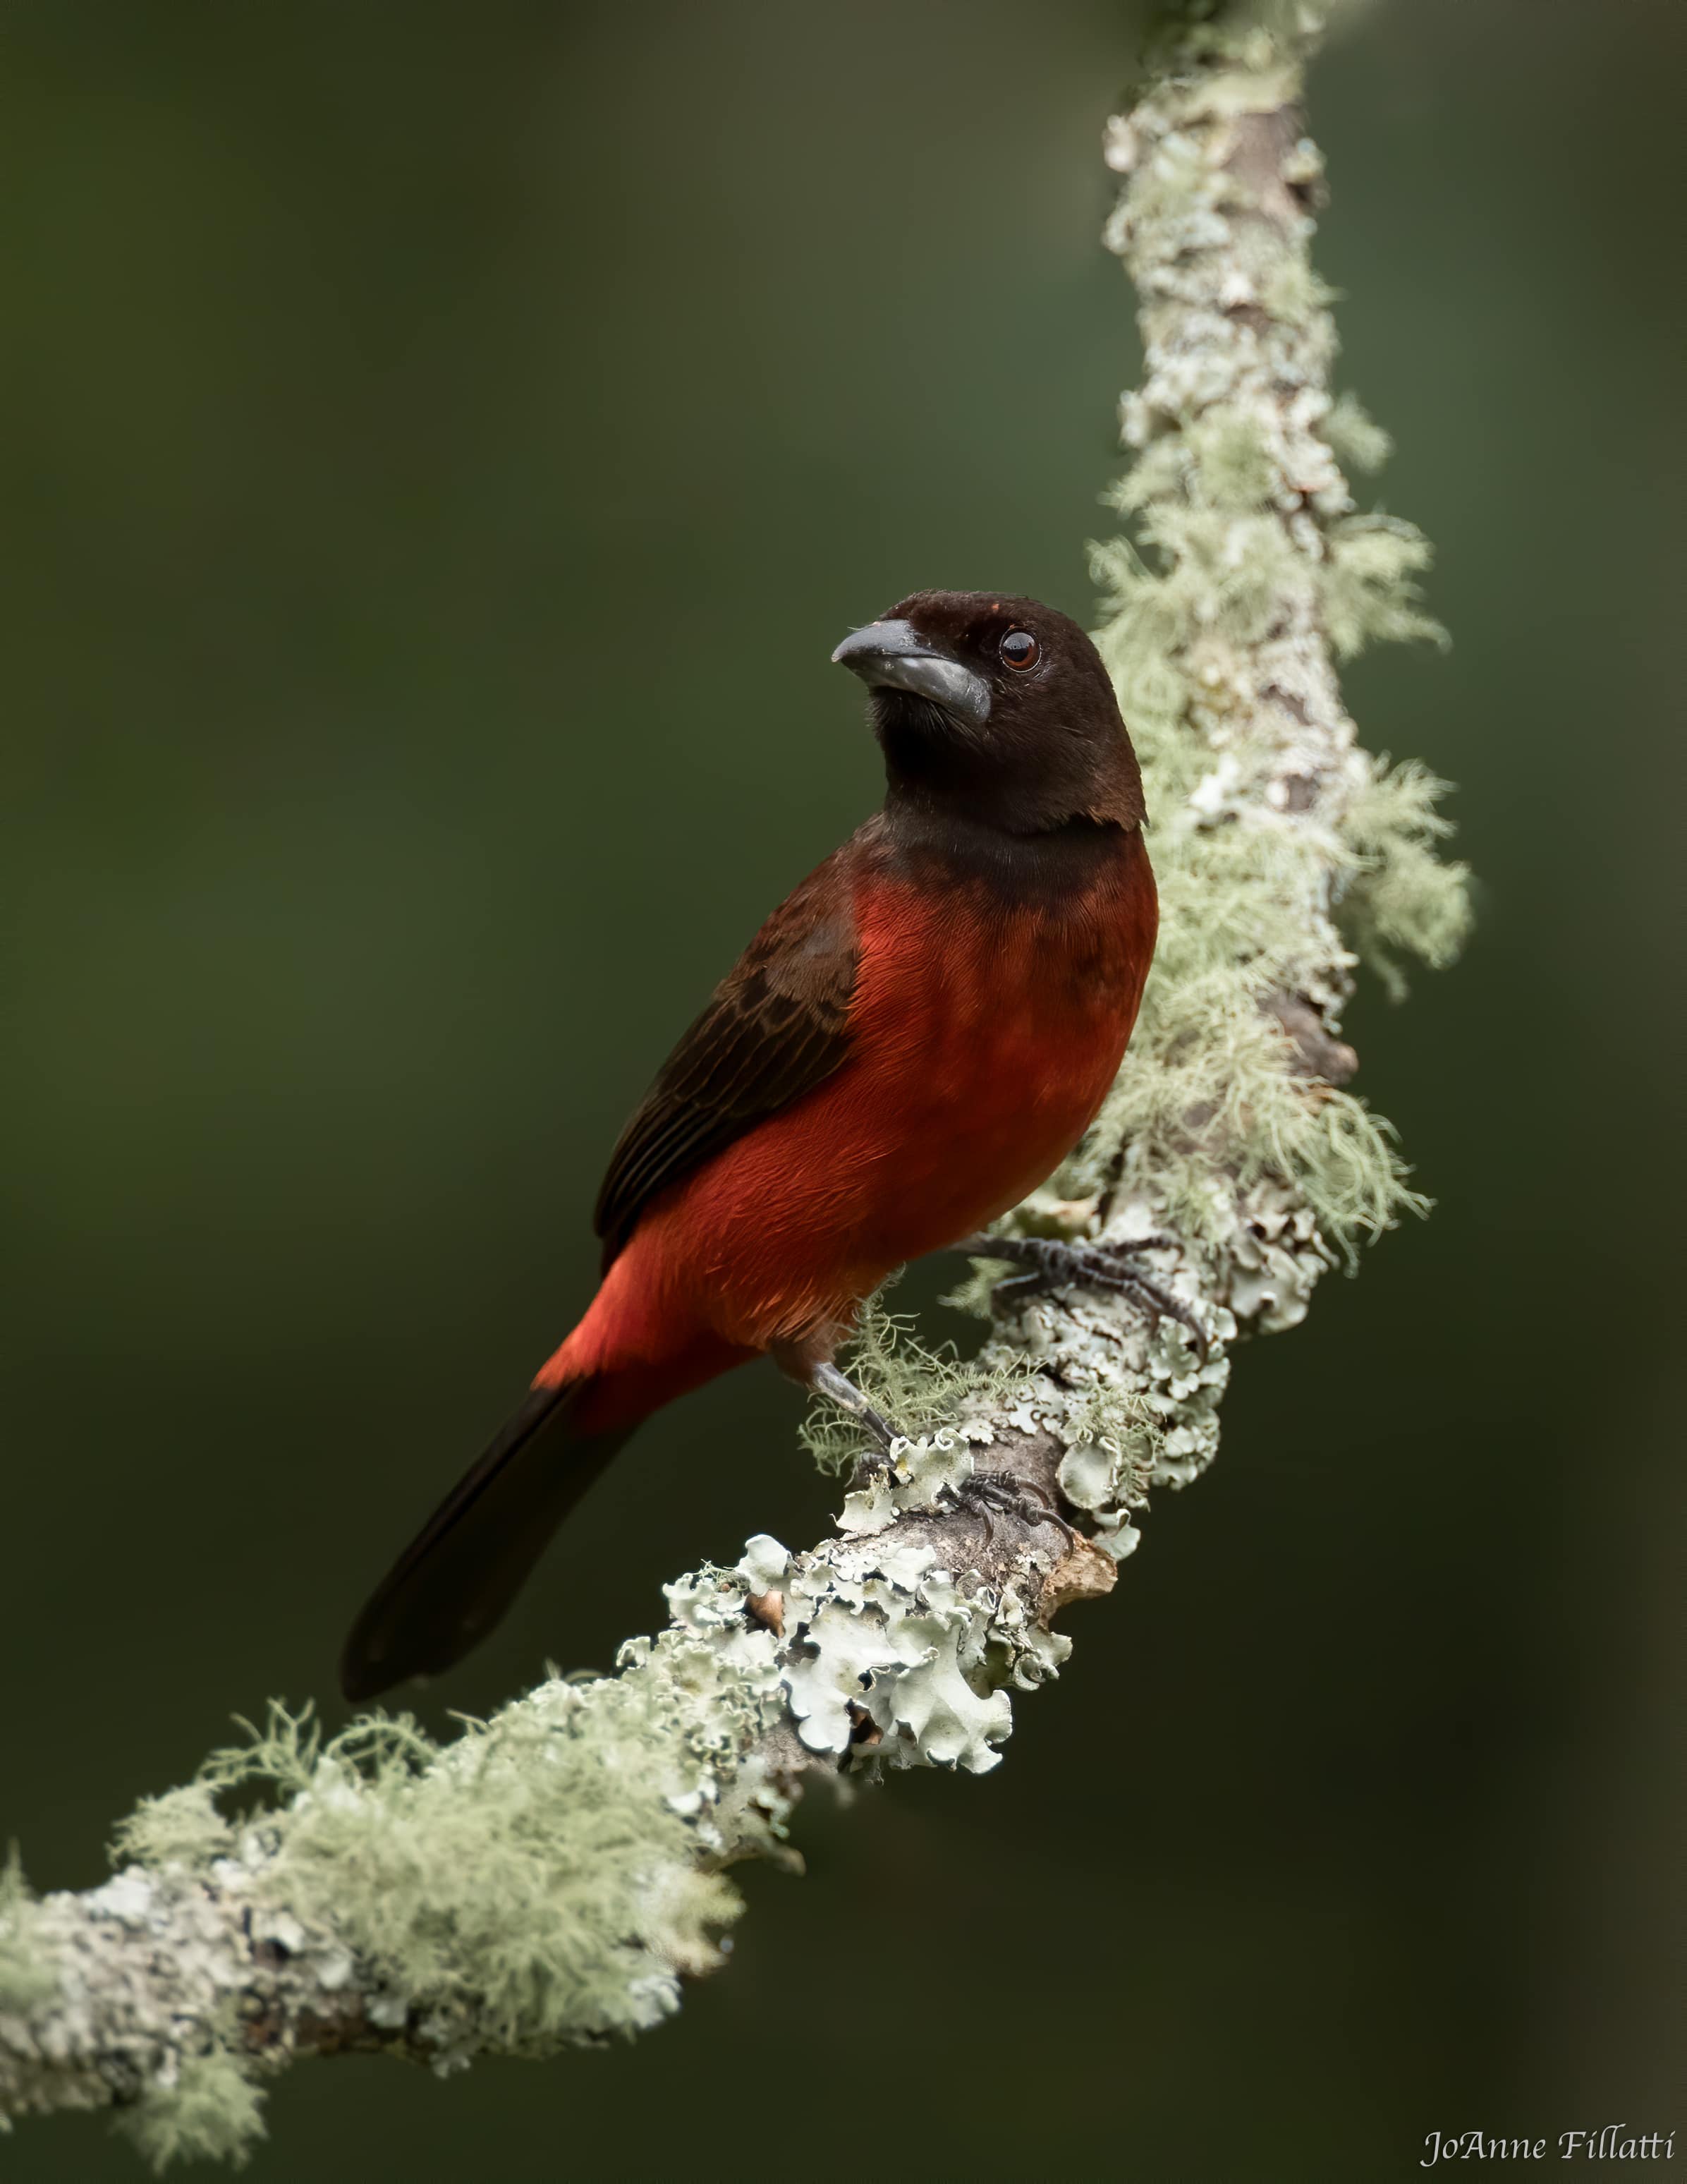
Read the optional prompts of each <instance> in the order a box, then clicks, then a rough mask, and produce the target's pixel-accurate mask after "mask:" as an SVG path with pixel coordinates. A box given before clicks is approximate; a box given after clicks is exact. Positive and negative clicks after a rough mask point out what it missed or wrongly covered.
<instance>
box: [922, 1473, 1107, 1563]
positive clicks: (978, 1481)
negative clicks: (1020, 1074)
mask: <svg viewBox="0 0 1687 2184" xmlns="http://www.w3.org/2000/svg"><path fill="white" fill-rule="evenodd" d="M944 1491H945V1492H946V1493H947V1494H948V1495H949V1497H950V1499H951V1500H952V1501H953V1502H954V1503H955V1507H956V1508H957V1509H964V1508H966V1506H967V1505H968V1503H971V1504H972V1507H974V1508H976V1509H977V1512H978V1513H979V1515H980V1516H981V1517H982V1518H983V1520H984V1535H985V1537H986V1538H987V1539H988V1540H989V1541H991V1542H992V1543H993V1544H994V1540H995V1536H996V1528H995V1525H994V1523H993V1522H992V1521H991V1518H992V1513H994V1514H995V1515H997V1516H1002V1517H1017V1518H1020V1519H1021V1520H1022V1522H1023V1523H1025V1524H1054V1525H1056V1526H1057V1527H1058V1528H1059V1529H1060V1530H1061V1531H1062V1532H1064V1533H1065V1535H1066V1545H1067V1546H1072V1544H1073V1542H1074V1541H1076V1540H1077V1536H1078V1535H1077V1531H1076V1530H1075V1529H1074V1528H1073V1527H1072V1525H1071V1524H1068V1523H1067V1522H1066V1518H1064V1517H1063V1516H1061V1513H1060V1511H1059V1510H1058V1509H1057V1508H1056V1507H1055V1497H1054V1496H1053V1495H1052V1494H1050V1491H1049V1490H1048V1488H1047V1487H1046V1486H1042V1485H1038V1483H1037V1481H1036V1480H1035V1479H1019V1478H1016V1477H1013V1476H1011V1475H1005V1474H1003V1473H1001V1472H999V1471H975V1472H974V1473H973V1474H972V1477H971V1478H970V1479H967V1480H966V1482H965V1483H964V1485H960V1486H950V1487H947V1488H945V1489H944Z"/></svg>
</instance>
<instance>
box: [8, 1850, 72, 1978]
mask: <svg viewBox="0 0 1687 2184" xmlns="http://www.w3.org/2000/svg"><path fill="white" fill-rule="evenodd" d="M34 1913H35V1897H34V1894H33V1892H31V1888H30V1885H29V1883H28V1881H27V1880H25V1878H24V1869H23V1864H22V1861H21V1860H20V1858H19V1855H18V1847H17V1845H16V1844H15V1843H14V1844H12V1845H11V1847H9V1849H8V1852H7V1853H6V1859H5V1863H4V1864H0V2015H3V2014H8V2013H9V2014H16V2015H19V2016H21V2015H22V2014H24V2013H25V2012H26V2011H28V2010H31V2009H34V2008H35V2007H36V2005H37V2004H38V2003H42V2002H44V2001H46V1999H47V1997H48V1996H49V1995H50V1994H51V1993H52V1992H53V1989H54V1987H55V1986H57V1984H58V1981H57V1980H56V1978H55V1976H54V1975H53V1970H52V1967H51V1966H50V1965H49V1964H45V1963H43V1962H42V1958H41V1956H40V1953H39V1949H38V1945H37V1943H36V1938H35V1933H34V1925H35V1918H34Z"/></svg>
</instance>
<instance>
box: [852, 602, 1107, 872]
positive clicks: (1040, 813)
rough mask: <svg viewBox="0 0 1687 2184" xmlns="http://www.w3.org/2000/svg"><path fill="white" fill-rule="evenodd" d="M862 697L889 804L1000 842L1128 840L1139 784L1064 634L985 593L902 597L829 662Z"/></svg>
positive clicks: (1038, 614) (1077, 636)
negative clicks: (1001, 833) (932, 809)
mask: <svg viewBox="0 0 1687 2184" xmlns="http://www.w3.org/2000/svg"><path fill="white" fill-rule="evenodd" d="M832 659H833V660H835V661H836V662H837V663H838V666H840V667H847V668H849V670H850V671H851V672H852V673H853V674H856V675H859V676H860V678H861V680H862V681H863V682H865V683H866V686H867V688H868V690H869V691H870V692H871V714H872V723H873V729H874V733H876V734H877V737H878V739H879V742H880V744H882V747H883V750H884V756H885V768H886V772H887V773H888V777H889V781H890V788H891V794H892V795H893V796H895V797H905V798H910V799H916V800H917V801H919V802H921V803H929V804H935V805H942V806H944V807H946V808H948V809H950V810H952V811H955V812H957V813H958V814H960V815H963V816H966V817H969V818H973V819H977V820H981V821H983V822H986V823H988V824H991V825H994V826H999V827H1004V828H1005V829H1006V830H1007V831H1008V832H1009V833H1016V834H1029V833H1041V832H1043V831H1044V830H1045V829H1047V828H1049V827H1059V826H1062V825H1064V824H1065V823H1066V822H1068V821H1069V820H1072V819H1076V818H1087V819H1093V820H1096V821H1100V822H1111V823H1113V824H1115V825H1117V826H1122V827H1138V826H1140V824H1141V823H1142V816H1143V801H1142V776H1141V773H1140V772H1139V769H1138V766H1137V762H1136V754H1135V753H1134V752H1133V750H1132V749H1131V743H1130V738H1129V737H1128V736H1127V734H1126V733H1125V724H1124V721H1122V718H1121V717H1120V714H1119V706H1118V700H1117V699H1116V698H1115V697H1114V695H1113V686H1112V683H1111V681H1110V680H1109V678H1108V675H1107V671H1106V669H1105V667H1104V666H1102V664H1101V659H1100V654H1099V653H1098V652H1097V651H1096V649H1095V647H1094V645H1093V644H1092V643H1090V641H1089V639H1088V637H1086V636H1085V634H1084V633H1083V631H1082V630H1081V629H1080V628H1079V627H1078V626H1077V623H1076V622H1075V621H1071V620H1069V619H1068V617H1067V616H1065V615H1063V614H1060V613H1057V612H1056V611H1055V609H1054V608H1053V607H1045V606H1043V605H1040V604H1038V601H1037V600H1035V599H1011V598H1009V597H1008V596H1007V595H1006V594H1005V593H998V592H915V593H910V596H909V597H908V598H907V599H899V600H898V602H897V604H895V605H894V607H892V608H891V609H890V610H889V611H888V613H886V614H884V615H882V616H880V618H879V620H878V621H871V622H869V623H867V624H866V627H865V628H862V629H858V630H855V631H853V632H851V633H850V634H849V636H848V637H846V638H844V640H843V643H842V644H840V645H839V646H838V649H837V650H836V652H834V653H833V654H832Z"/></svg>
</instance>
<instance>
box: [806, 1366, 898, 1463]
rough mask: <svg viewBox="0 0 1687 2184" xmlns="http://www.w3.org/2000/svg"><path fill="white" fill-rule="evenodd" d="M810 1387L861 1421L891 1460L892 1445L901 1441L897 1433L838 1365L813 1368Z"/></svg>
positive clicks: (810, 1373)
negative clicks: (895, 1441) (839, 1369)
mask: <svg viewBox="0 0 1687 2184" xmlns="http://www.w3.org/2000/svg"><path fill="white" fill-rule="evenodd" d="M809 1385H810V1387H811V1388H812V1389H814V1390H815V1391H816V1394H818V1395H821V1396H825V1397H826V1398H827V1401H828V1402H833V1403H836V1404H837V1406H838V1409H839V1410H840V1411H845V1412H848V1413H849V1416H850V1417H851V1418H859V1419H860V1422H861V1424H863V1425H864V1426H865V1427H866V1429H867V1431H868V1432H869V1433H870V1434H871V1435H872V1437H873V1439H874V1440H876V1441H877V1443H878V1445H879V1446H880V1448H882V1450H883V1451H884V1453H885V1454H886V1455H887V1456H888V1455H889V1453H890V1449H891V1444H892V1442H893V1441H894V1440H897V1439H898V1437H899V1436H898V1435H897V1432H896V1429H895V1428H894V1426H892V1425H890V1424H888V1423H887V1422H886V1420H884V1419H883V1418H881V1417H880V1416H879V1414H878V1412H877V1411H876V1410H875V1409H874V1408H873V1407H872V1405H871V1403H870V1402H869V1401H867V1399H866V1396H864V1395H863V1394H862V1393H861V1391H860V1389H859V1388H858V1387H857V1386H856V1385H855V1382H854V1381H853V1380H850V1379H846V1378H845V1377H844V1375H843V1373H840V1372H839V1371H838V1368H837V1367H836V1366H835V1365H832V1364H819V1365H815V1366H811V1367H810V1371H809Z"/></svg>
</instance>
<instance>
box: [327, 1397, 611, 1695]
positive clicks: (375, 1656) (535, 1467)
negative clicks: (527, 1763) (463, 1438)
mask: <svg viewBox="0 0 1687 2184" xmlns="http://www.w3.org/2000/svg"><path fill="white" fill-rule="evenodd" d="M595 1385H596V1384H595V1382H594V1381H593V1379H574V1380H570V1381H566V1382H565V1383H564V1384H563V1385H560V1386H558V1387H536V1388H535V1389H534V1390H533V1391H532V1394H531V1395H530V1396H528V1397H527V1400H526V1402H524V1403H523V1404H522V1406H521V1409H520V1410H518V1411H517V1412H515V1415H514V1416H513V1417H512V1418H509V1419H508V1420H507V1421H506V1422H505V1424H504V1426H503V1428H502V1429H501V1430H500V1431H499V1432H498V1434H497V1435H494V1437H493V1440H492V1442H491V1445H490V1446H488V1447H487V1451H486V1452H485V1454H484V1455H482V1457H481V1458H480V1459H479V1461H478V1462H477V1463H475V1464H473V1465H472V1466H471V1467H470V1469H469V1470H468V1471H466V1472H465V1474H463V1476H462V1478H461V1479H459V1480H458V1482H457V1484H456V1485H454V1487H453V1488H452V1490H451V1491H450V1492H449V1493H448V1495H447V1496H446V1497H445V1499H444V1500H443V1502H441V1503H440V1505H439V1507H437V1509H436V1510H435V1511H434V1513H433V1514H432V1516H431V1517H430V1518H428V1520H427V1522H426V1524H424V1525H423V1526H422V1528H421V1529H420V1532H418V1533H417V1535H416V1536H415V1539H414V1540H412V1541H411V1542H410V1544H409V1546H407V1547H406V1548H405V1550H404V1553H403V1554H401V1555H400V1556H399V1557H398V1561H397V1562H396V1563H393V1567H392V1568H391V1569H390V1570H389V1571H388V1572H387V1574H386V1576H385V1577H384V1578H383V1579H382V1580H381V1583H380V1584H379V1585H377V1586H376V1589H375V1591H374V1592H373V1593H372V1594H371V1595H370V1598H369V1601H368V1602H367V1604H366V1605H365V1607H364V1610H363V1612H362V1613H361V1614H360V1615H359V1617H358V1619H357V1621H356V1622H355V1623H354V1624H353V1625H352V1629H351V1635H350V1636H349V1637H348V1639H347V1640H346V1644H345V1650H344V1652H342V1654H341V1656H340V1688H341V1689H342V1691H344V1693H345V1695H346V1697H348V1699H350V1700H352V1701H353V1702H359V1701H361V1700H364V1699H372V1698H375V1697H377V1696H378V1695H379V1694H380V1693H381V1692H382V1691H388V1690H390V1689H391V1687H392V1686H393V1685H394V1684H398V1683H402V1682H403V1681H404V1679H405V1678H406V1677H407V1676H420V1675H434V1674H437V1673H438V1672H439V1671H440V1670H441V1669H448V1668H450V1667H451V1666H452V1665H453V1663H455V1662H458V1661H460V1660H461V1659H462V1658H463V1656H464V1655H465V1653H467V1652H470V1650H471V1649H472V1648H473V1647H474V1646H478V1645H479V1644H480V1642H481V1641H482V1638H484V1637H485V1636H486V1635H487V1633H488V1632H489V1631H492V1630H495V1629H496V1628H497V1626H498V1624H500V1623H501V1622H502V1621H503V1620H504V1616H505V1615H506V1614H507V1613H508V1612H509V1607H510V1604H511V1602H513V1601H514V1600H515V1596H516V1594H517V1593H518V1592H519V1591H521V1588H522V1586H523V1585H525V1584H526V1581H527V1580H528V1578H529V1577H530V1576H531V1575H532V1571H533V1567H534V1565H535V1563H537V1561H538V1559H539V1557H540V1556H541V1555H542V1554H543V1552H544V1551H545V1549H546V1547H547V1546H548V1545H549V1544H550V1541H551V1536H552V1535H553V1534H554V1532H555V1530H556V1529H557V1527H558V1525H559V1524H561V1522H562V1520H563V1518H565V1517H566V1516H567V1515H568V1513H569V1512H570V1511H571V1509H572V1508H573V1507H574V1506H575V1504H576V1502H578V1501H579V1500H580V1499H581V1497H582V1496H583V1495H584V1494H585V1492H586V1490H587V1488H588V1487H589V1486H590V1485H592V1483H593V1480H594V1479H596V1478H597V1477H598V1475H599V1473H600V1472H602V1471H603V1470H604V1468H606V1467H607V1465H608V1464H609V1463H610V1459H611V1458H612V1457H614V1455H615V1451H616V1450H617V1449H619V1448H620V1446H621V1443H622V1442H623V1441H624V1440H626V1438H627V1436H628V1435H629V1434H631V1433H632V1430H633V1424H636V1423H637V1421H636V1420H635V1421H634V1422H633V1424H617V1425H616V1426H615V1427H614V1428H613V1429H610V1430H608V1431H604V1430H602V1429H597V1430H592V1431H582V1429H581V1428H580V1426H579V1425H578V1424H576V1419H577V1418H578V1416H579V1413H580V1412H581V1411H582V1408H584V1407H586V1404H587V1399H588V1397H589V1396H590V1395H591V1394H592V1392H593V1389H594V1386H595Z"/></svg>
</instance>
